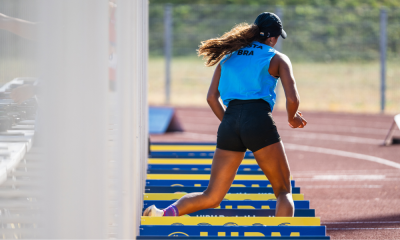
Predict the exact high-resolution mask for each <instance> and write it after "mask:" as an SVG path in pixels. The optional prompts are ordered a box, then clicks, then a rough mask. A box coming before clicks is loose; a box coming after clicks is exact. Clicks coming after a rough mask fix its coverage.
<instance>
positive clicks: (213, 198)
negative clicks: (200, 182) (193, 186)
mask: <svg viewBox="0 0 400 240" xmlns="http://www.w3.org/2000/svg"><path fill="white" fill-rule="evenodd" d="M203 195H204V196H205V202H204V204H205V205H206V206H207V208H216V207H218V206H219V205H220V203H221V201H222V200H223V198H221V197H220V196H218V194H213V193H210V192H207V191H205V192H204V193H203Z"/></svg>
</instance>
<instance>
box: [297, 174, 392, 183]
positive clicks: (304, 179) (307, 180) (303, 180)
mask: <svg viewBox="0 0 400 240" xmlns="http://www.w3.org/2000/svg"><path fill="white" fill-rule="evenodd" d="M293 176H295V175H293ZM328 181H332V180H328ZM333 181H347V182H353V181H379V182H382V181H385V182H397V181H400V178H384V179H374V180H371V179H370V180H357V179H351V180H344V179H342V180H333ZM296 182H321V179H315V178H301V177H296Z"/></svg>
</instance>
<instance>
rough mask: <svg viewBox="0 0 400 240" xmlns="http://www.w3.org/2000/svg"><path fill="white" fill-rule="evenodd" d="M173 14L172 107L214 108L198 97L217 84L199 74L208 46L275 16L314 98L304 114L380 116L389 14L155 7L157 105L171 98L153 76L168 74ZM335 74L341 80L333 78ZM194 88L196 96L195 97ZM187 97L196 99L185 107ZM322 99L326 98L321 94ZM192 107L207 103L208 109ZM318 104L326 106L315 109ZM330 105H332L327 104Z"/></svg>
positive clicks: (389, 106)
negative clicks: (200, 54) (383, 18)
mask: <svg viewBox="0 0 400 240" xmlns="http://www.w3.org/2000/svg"><path fill="white" fill-rule="evenodd" d="M168 6H169V7H170V8H171V11H172V14H171V15H172V27H171V29H172V30H171V31H172V32H171V35H172V44H171V45H172V57H173V60H172V73H171V96H172V100H171V102H172V104H178V105H181V104H195V105H206V102H205V101H203V99H205V97H202V98H200V97H196V93H195V91H196V90H197V91H198V90H201V91H200V92H201V93H200V94H205V92H206V90H207V88H208V84H209V81H210V78H211V76H212V71H210V70H207V69H205V68H204V69H205V70H204V71H203V72H202V71H201V70H198V69H197V68H198V66H199V65H201V64H202V63H201V61H200V60H196V59H195V58H196V49H197V48H198V46H199V44H200V42H201V41H203V40H206V39H209V38H215V37H218V36H221V35H222V34H223V33H225V32H227V31H229V30H230V29H231V28H232V27H233V26H234V25H235V24H239V23H242V22H247V23H252V22H253V21H254V19H255V18H256V17H257V15H258V14H259V13H261V12H264V11H269V12H275V13H277V14H278V15H280V17H281V19H282V21H283V26H284V29H285V31H286V32H287V34H288V38H287V39H285V40H280V41H281V46H280V50H281V52H283V53H285V54H286V55H288V56H289V57H290V59H291V60H292V62H293V64H294V68H295V76H296V78H297V80H298V85H299V88H300V89H302V88H303V90H304V91H303V92H304V93H306V94H307V97H306V98H304V97H303V100H304V102H305V104H303V106H306V108H308V109H312V110H328V111H330V110H332V111H340V110H343V111H355V112H379V111H380V94H381V92H380V81H381V79H380V63H379V60H380V38H381V34H380V29H381V28H380V24H381V22H380V15H381V13H382V11H383V9H379V8H367V7H360V8H352V9H349V8H346V9H343V8H335V7H329V8H318V7H312V6H293V7H290V6H289V7H276V6H261V7H260V6H246V5H243V6H242V5H168V4H165V5H150V29H149V34H150V35H149V37H150V38H149V47H150V49H149V50H150V52H149V53H150V56H151V60H150V77H151V78H150V90H151V91H152V90H154V91H155V92H157V96H155V97H154V99H152V98H151V96H152V92H151V91H150V102H152V103H156V104H161V103H163V99H162V97H161V95H162V94H163V93H162V92H161V91H160V90H157V89H156V87H155V86H157V87H160V86H162V84H164V78H165V76H164V75H162V71H160V70H159V69H158V70H157V71H156V72H157V73H152V72H151V71H152V70H154V68H152V66H154V67H158V68H160V67H161V68H162V67H163V64H162V63H161V61H162V59H163V57H164V52H165V50H164V43H165V39H164V36H165V33H164V29H165V28H164V25H165V14H164V13H165V10H166V8H168ZM385 11H386V13H387V25H386V29H387V45H386V46H387V61H388V67H387V79H386V86H387V90H386V98H387V99H386V110H387V111H389V112H396V111H400V79H399V78H397V77H396V75H398V74H400V72H399V71H398V70H397V69H396V67H395V66H396V65H397V64H396V63H398V62H400V9H385ZM176 65H180V66H179V67H178V66H176ZM304 68H308V69H307V70H308V71H306V70H305V69H304ZM193 69H196V70H193ZM296 70H297V71H296ZM330 72H333V73H334V74H333V75H330V76H327V74H330ZM296 73H297V74H296ZM317 73H318V74H319V75H318V76H316V74H317ZM195 74H198V75H195ZM307 76H308V77H307ZM310 77H314V78H315V79H314V81H311V80H310V79H307V78H310ZM333 77H334V78H335V79H331V80H327V81H326V84H322V83H321V81H324V79H325V78H333ZM186 85H187V87H186V88H185V87H184V86H186ZM203 85H204V86H203ZM191 86H192V87H191ZM193 86H196V89H193V90H192V88H193ZM304 88H307V89H304ZM353 88H357V91H354V90H355V89H353ZM183 91H190V92H193V93H192V94H188V96H189V98H188V99H185V101H182V96H183V95H185V93H184V92H183ZM279 91H281V90H279ZM321 91H322V92H324V91H325V93H324V94H323V95H321V94H318V93H321ZM341 92H345V94H342V93H341ZM347 92H348V94H347ZM160 94H161V95H160ZM300 94H302V92H300ZM338 94H340V95H341V97H346V96H347V95H348V96H349V99H344V100H343V99H341V100H338V101H336V100H335V99H337V98H338V97H339V96H338ZM174 95H175V99H174ZM302 95H304V94H302ZM355 95H357V96H358V97H357V96H355ZM190 96H191V97H190ZM281 96H282V97H283V95H282V94H281ZM282 97H281V98H280V99H279V103H278V106H280V107H284V101H282V100H284V99H282ZM321 98H323V99H321ZM191 99H199V100H200V101H201V103H200V102H196V101H197V100H191ZM317 100H318V101H319V103H315V104H312V102H316V101H317ZM325 100H326V101H327V102H326V104H324V103H321V101H322V102H324V101H325Z"/></svg>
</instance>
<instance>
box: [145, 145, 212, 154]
mask: <svg viewBox="0 0 400 240" xmlns="http://www.w3.org/2000/svg"><path fill="white" fill-rule="evenodd" d="M215 148H216V145H151V146H150V151H163V152H164V151H215Z"/></svg>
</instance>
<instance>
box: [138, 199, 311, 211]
mask: <svg viewBox="0 0 400 240" xmlns="http://www.w3.org/2000/svg"><path fill="white" fill-rule="evenodd" d="M174 202H175V201H172V200H145V201H144V205H143V207H144V208H147V207H150V206H151V205H156V206H157V207H159V208H166V207H168V206H169V205H171V204H173V203H174ZM293 202H294V208H295V209H310V201H308V200H298V201H293ZM220 207H221V208H223V209H225V208H231V209H238V207H241V208H242V209H243V208H247V209H249V208H253V209H275V208H276V200H269V201H254V200H253V201H248V200H243V201H236V200H223V201H222V202H221V203H220Z"/></svg>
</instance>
